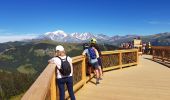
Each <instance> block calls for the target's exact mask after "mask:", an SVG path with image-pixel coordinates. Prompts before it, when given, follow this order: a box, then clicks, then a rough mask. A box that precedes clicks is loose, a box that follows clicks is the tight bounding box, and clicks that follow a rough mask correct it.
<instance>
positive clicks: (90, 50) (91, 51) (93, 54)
mask: <svg viewBox="0 0 170 100" xmlns="http://www.w3.org/2000/svg"><path fill="white" fill-rule="evenodd" d="M88 51H89V54H90V59H96V58H97V56H96V52H95V50H94V49H93V48H92V47H90V48H88Z"/></svg>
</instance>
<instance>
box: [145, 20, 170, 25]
mask: <svg viewBox="0 0 170 100" xmlns="http://www.w3.org/2000/svg"><path fill="white" fill-rule="evenodd" d="M148 23H149V24H153V25H170V22H163V21H148Z"/></svg>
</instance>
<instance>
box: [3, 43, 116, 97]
mask: <svg viewBox="0 0 170 100" xmlns="http://www.w3.org/2000/svg"><path fill="white" fill-rule="evenodd" d="M58 44H61V45H63V46H64V47H65V50H66V53H67V54H68V55H69V56H70V57H74V56H78V55H81V53H82V51H83V46H82V44H79V43H59V42H55V41H50V40H41V41H31V42H14V43H12V42H10V43H4V44H0V48H1V50H2V51H1V52H0V75H1V76H0V100H4V99H9V98H10V97H11V96H14V95H19V94H21V93H23V92H24V91H26V90H27V89H28V88H29V86H30V85H31V84H32V82H33V81H34V80H35V79H36V78H37V77H38V76H39V74H40V73H41V72H42V71H43V70H44V68H45V67H46V66H47V64H48V60H49V59H50V58H52V57H53V56H54V51H55V47H56V45H58ZM1 45H3V46H1ZM5 45H7V46H5ZM99 47H100V48H101V50H114V49H116V47H115V46H112V45H108V44H105V45H99ZM28 81H29V82H28ZM19 82H22V84H21V83H19ZM7 84H9V85H7ZM17 84H20V85H19V86H17ZM11 89H12V90H14V91H10V90H11Z"/></svg>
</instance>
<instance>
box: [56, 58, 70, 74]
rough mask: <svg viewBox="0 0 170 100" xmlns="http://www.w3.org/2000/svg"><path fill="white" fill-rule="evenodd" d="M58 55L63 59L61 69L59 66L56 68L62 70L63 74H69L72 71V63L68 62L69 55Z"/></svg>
mask: <svg viewBox="0 0 170 100" xmlns="http://www.w3.org/2000/svg"><path fill="white" fill-rule="evenodd" d="M57 57H58V58H59V59H60V60H61V68H60V69H59V68H58V67H57V66H56V68H57V69H58V70H59V71H60V73H61V74H62V75H63V76H69V75H70V73H71V65H70V63H69V62H68V60H67V57H66V59H61V58H60V57H59V56H57Z"/></svg>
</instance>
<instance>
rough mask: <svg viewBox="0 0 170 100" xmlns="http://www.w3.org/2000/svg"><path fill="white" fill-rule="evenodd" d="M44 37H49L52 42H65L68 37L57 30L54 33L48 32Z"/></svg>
mask: <svg viewBox="0 0 170 100" xmlns="http://www.w3.org/2000/svg"><path fill="white" fill-rule="evenodd" d="M44 36H46V37H48V38H49V39H51V40H59V41H60V40H63V39H64V38H65V37H67V36H68V35H67V34H66V33H65V32H64V31H62V30H57V31H54V32H47V33H45V34H44Z"/></svg>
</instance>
